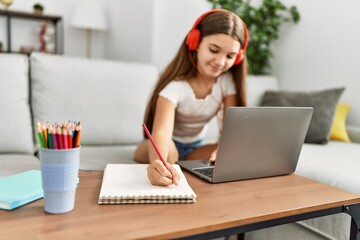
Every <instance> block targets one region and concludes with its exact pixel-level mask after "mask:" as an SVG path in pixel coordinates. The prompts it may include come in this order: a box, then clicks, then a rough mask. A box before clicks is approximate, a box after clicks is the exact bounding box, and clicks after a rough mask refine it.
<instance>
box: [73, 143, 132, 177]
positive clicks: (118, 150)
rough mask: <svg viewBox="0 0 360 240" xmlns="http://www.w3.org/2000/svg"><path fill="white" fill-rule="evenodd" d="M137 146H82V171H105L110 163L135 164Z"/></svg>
mask: <svg viewBox="0 0 360 240" xmlns="http://www.w3.org/2000/svg"><path fill="white" fill-rule="evenodd" d="M135 148H136V145H117V146H111V145H110V146H81V152H80V170H101V171H102V170H104V168H105V166H106V164H108V163H126V164H129V163H135V161H134V160H133V159H134V157H133V156H134V151H135Z"/></svg>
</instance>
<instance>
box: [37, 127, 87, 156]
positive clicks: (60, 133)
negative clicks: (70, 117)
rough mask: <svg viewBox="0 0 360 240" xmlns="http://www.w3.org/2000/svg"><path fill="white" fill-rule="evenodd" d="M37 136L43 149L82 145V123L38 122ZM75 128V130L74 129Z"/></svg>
mask: <svg viewBox="0 0 360 240" xmlns="http://www.w3.org/2000/svg"><path fill="white" fill-rule="evenodd" d="M36 129H37V137H38V141H39V144H40V148H42V149H70V148H77V147H80V138H81V124H80V122H73V123H71V122H69V123H68V124H66V123H60V124H57V123H55V124H49V123H47V124H45V123H41V122H38V123H37V128H36ZM72 129H74V131H72Z"/></svg>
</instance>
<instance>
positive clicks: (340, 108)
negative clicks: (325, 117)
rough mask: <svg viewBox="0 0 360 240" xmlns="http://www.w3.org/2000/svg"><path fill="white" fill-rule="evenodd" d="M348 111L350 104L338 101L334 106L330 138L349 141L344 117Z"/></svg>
mask: <svg viewBox="0 0 360 240" xmlns="http://www.w3.org/2000/svg"><path fill="white" fill-rule="evenodd" d="M349 111H350V105H348V104H345V103H339V104H338V105H337V106H336V111H335V115H334V120H333V123H332V127H331V131H330V140H337V141H343V142H347V143H349V142H351V140H350V138H349V135H348V133H347V131H346V118H347V116H348V113H349Z"/></svg>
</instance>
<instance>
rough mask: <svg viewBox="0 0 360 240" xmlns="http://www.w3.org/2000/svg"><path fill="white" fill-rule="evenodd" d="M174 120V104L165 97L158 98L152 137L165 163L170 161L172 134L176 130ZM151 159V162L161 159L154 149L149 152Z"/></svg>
mask: <svg viewBox="0 0 360 240" xmlns="http://www.w3.org/2000/svg"><path fill="white" fill-rule="evenodd" d="M174 119H175V106H174V104H173V103H172V102H170V101H169V100H167V99H165V98H163V97H158V99H157V102H156V112H155V117H154V123H153V128H152V136H153V138H154V140H155V143H156V145H157V147H158V148H159V151H160V152H161V154H162V156H163V158H164V159H165V161H167V160H168V159H169V149H170V143H171V141H172V134H173V130H174ZM149 159H150V162H152V161H154V160H155V159H159V157H158V156H157V154H156V151H155V150H154V149H153V148H152V149H150V150H149Z"/></svg>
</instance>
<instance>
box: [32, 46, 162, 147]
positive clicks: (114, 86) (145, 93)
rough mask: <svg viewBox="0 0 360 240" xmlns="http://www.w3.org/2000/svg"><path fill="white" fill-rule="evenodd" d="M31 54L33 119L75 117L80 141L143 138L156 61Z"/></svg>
mask: <svg viewBox="0 0 360 240" xmlns="http://www.w3.org/2000/svg"><path fill="white" fill-rule="evenodd" d="M30 60H31V62H30V64H31V76H32V104H33V113H34V119H35V121H50V122H56V121H68V120H72V121H80V122H81V125H82V136H81V144H82V145H86V144H129V143H136V142H139V141H141V140H142V139H143V135H142V127H141V123H142V121H143V118H144V112H145V105H146V103H147V100H148V97H149V96H150V93H151V90H152V87H153V86H154V84H155V82H156V80H157V77H158V71H157V68H156V67H155V66H153V65H150V64H141V63H125V62H116V61H109V60H95V59H82V58H73V57H64V56H54V55H47V54H40V53H36V54H32V55H31V57H30Z"/></svg>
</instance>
